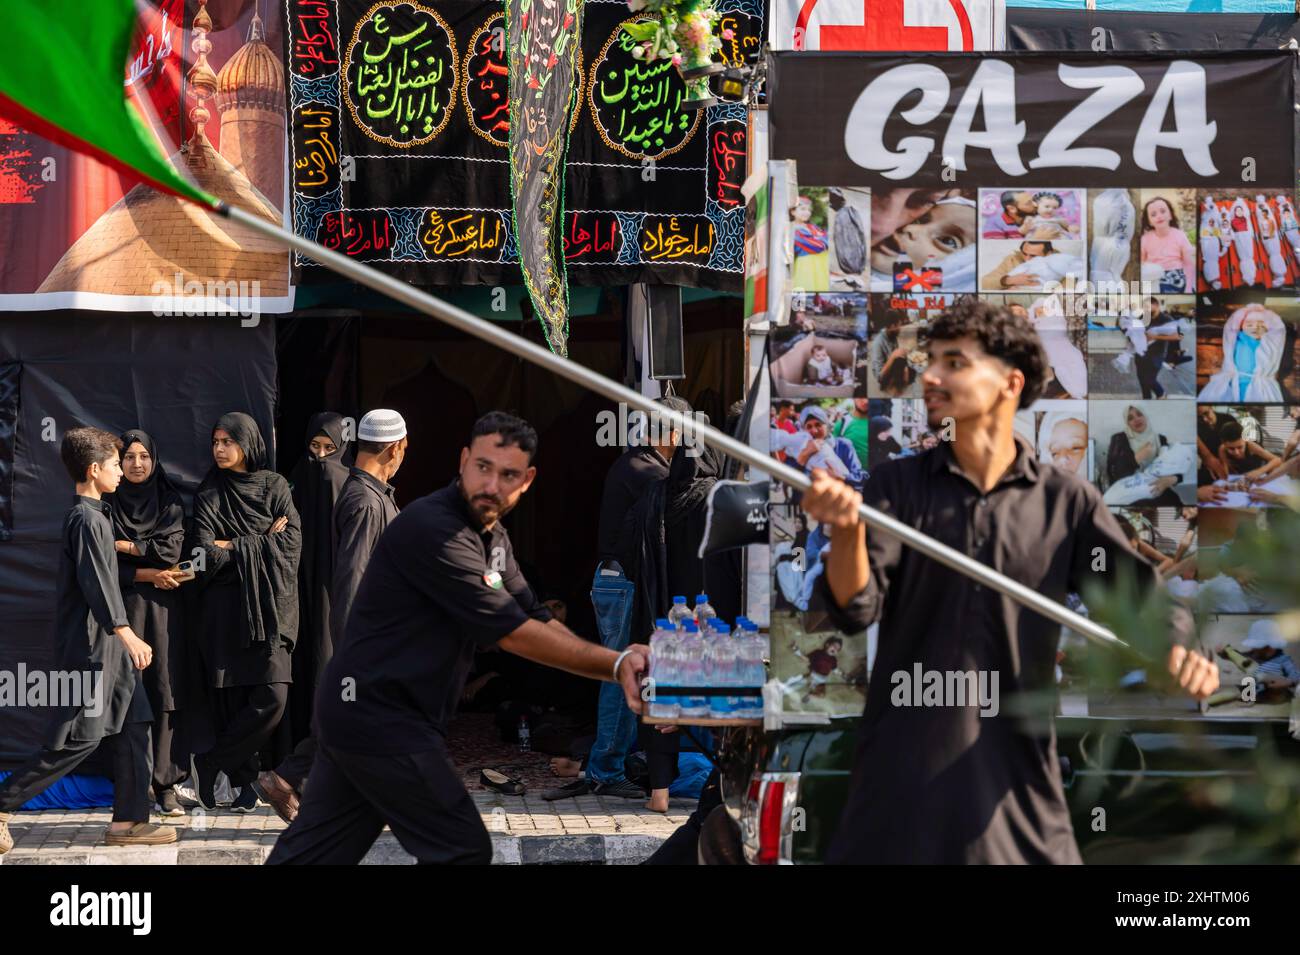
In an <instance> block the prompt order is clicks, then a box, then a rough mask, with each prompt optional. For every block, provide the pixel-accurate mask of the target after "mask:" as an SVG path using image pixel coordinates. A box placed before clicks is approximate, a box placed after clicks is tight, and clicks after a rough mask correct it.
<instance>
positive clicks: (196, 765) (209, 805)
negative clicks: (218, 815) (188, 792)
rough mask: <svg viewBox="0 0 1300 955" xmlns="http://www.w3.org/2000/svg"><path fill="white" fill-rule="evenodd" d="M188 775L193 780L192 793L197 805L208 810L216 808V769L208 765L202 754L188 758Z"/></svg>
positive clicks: (213, 810)
mask: <svg viewBox="0 0 1300 955" xmlns="http://www.w3.org/2000/svg"><path fill="white" fill-rule="evenodd" d="M190 777H191V778H192V779H193V780H194V795H195V796H196V797H197V798H198V800H199V805H200V806H202V807H203V808H204V809H206V810H207V811H208V812H215V811H216V808H217V793H216V788H217V769H216V768H215V767H213V766H209V765H208V764H207V762H206V761H205V760H204V758H203V757H202V756H194V757H192V758H191V760H190Z"/></svg>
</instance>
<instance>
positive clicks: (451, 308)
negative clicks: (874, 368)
mask: <svg viewBox="0 0 1300 955" xmlns="http://www.w3.org/2000/svg"><path fill="white" fill-rule="evenodd" d="M216 211H217V212H218V213H220V214H221V215H223V216H225V217H226V218H228V219H230V220H231V221H233V222H238V223H239V224H240V225H242V226H246V227H247V228H249V229H251V230H252V231H254V232H256V233H258V234H259V235H263V236H265V237H266V238H268V239H271V240H273V241H275V242H276V243H278V244H280V245H283V246H285V247H287V248H290V249H293V250H295V251H297V252H301V253H302V254H303V255H305V256H308V257H309V258H312V259H314V260H315V261H317V262H319V263H320V264H321V265H323V266H325V267H326V268H328V269H330V270H331V271H334V272H337V273H338V274H340V275H343V276H346V277H347V278H349V279H352V280H353V281H355V282H358V283H360V284H361V285H365V286H367V287H368V288H372V289H374V290H375V291H377V292H382V293H383V294H385V295H387V296H388V297H389V298H391V299H394V300H395V301H398V302H401V303H402V304H404V305H409V306H410V307H411V308H413V309H415V310H416V311H417V312H420V313H422V314H425V315H429V316H431V317H433V318H436V319H439V320H440V321H443V322H446V323H447V324H448V325H451V326H452V327H453V328H457V329H460V330H461V331H463V332H465V333H466V334H468V335H473V336H474V337H475V338H480V339H482V340H483V341H486V342H490V343H491V344H493V345H496V346H497V347H499V348H502V349H504V350H505V351H508V352H510V353H511V354H513V355H517V356H518V357H520V358H522V359H524V360H525V361H530V362H532V363H533V364H535V365H539V366H541V367H542V368H545V369H547V370H549V371H552V372H554V373H555V374H557V375H559V376H560V377H561V378H567V379H568V380H569V381H572V382H573V383H575V384H578V385H582V386H583V387H584V388H590V389H591V390H592V391H595V392H597V393H599V394H601V395H604V396H605V397H606V398H609V399H610V400H611V401H615V402H622V403H624V404H627V405H629V406H630V407H633V408H636V409H637V410H639V411H642V412H644V413H645V414H646V415H648V416H649V417H650V418H651V419H658V420H659V422H660V426H661V427H662V426H663V425H665V424H666V425H670V426H671V427H673V428H675V429H677V430H678V431H679V432H681V433H682V434H683V435H685V436H687V437H688V438H698V439H700V440H702V441H704V443H705V444H708V445H710V446H711V447H713V448H715V449H716V450H718V451H721V452H723V453H725V454H728V455H730V456H732V457H734V458H737V459H739V460H741V461H744V462H745V463H746V464H749V465H750V466H752V467H754V468H757V469H758V470H760V471H764V472H766V473H768V474H770V475H772V476H773V477H775V478H777V479H778V480H780V481H782V482H784V483H785V484H788V485H790V486H791V487H793V488H796V489H798V490H801V491H806V490H807V489H808V488H809V486H810V485H811V483H812V482H811V481H810V480H809V478H808V476H807V475H805V474H804V473H803V472H802V471H797V470H795V469H794V468H792V467H790V466H789V465H788V464H784V463H782V462H780V461H777V460H776V459H775V458H773V457H770V456H768V455H766V454H764V453H763V452H761V451H757V450H755V449H754V448H751V447H750V446H749V445H747V444H745V443H744V442H741V441H737V440H736V439H735V438H733V437H731V436H730V435H728V434H725V433H723V432H722V431H719V430H718V429H717V428H714V427H712V426H711V425H706V424H702V423H700V422H697V421H695V420H694V419H692V418H689V417H687V416H685V415H683V414H681V413H680V412H677V411H672V410H671V409H669V408H665V407H664V406H663V405H660V404H656V403H655V401H654V399H652V398H647V397H646V396H645V395H642V394H640V393H639V392H637V391H633V390H632V389H631V388H627V387H624V386H623V385H620V384H619V383H618V382H616V381H612V380H611V379H609V378H606V377H605V376H604V375H601V374H598V373H597V372H594V371H592V370H591V369H590V368H586V367H584V366H583V365H580V364H578V363H577V362H575V361H571V360H569V359H565V358H560V357H559V356H557V355H554V354H552V353H551V352H550V351H549V350H547V349H545V348H543V347H542V346H540V345H537V344H535V343H533V342H530V341H527V340H525V339H523V338H521V337H519V336H518V335H516V334H514V333H512V332H509V331H506V330H505V329H504V328H502V327H501V326H499V325H497V324H494V323H493V322H489V321H487V320H485V319H482V318H479V317H478V316H476V315H472V314H470V313H469V312H467V311H465V310H464V309H461V308H457V307H456V306H455V305H452V304H451V303H450V302H444V301H442V300H441V299H438V298H435V297H434V296H432V295H429V294H428V293H427V292H422V291H420V290H419V289H417V288H415V287H413V286H411V285H407V284H406V283H405V282H401V281H399V280H398V279H395V278H393V277H392V276H389V275H385V274H384V273H383V272H380V271H379V270H378V269H374V268H371V267H370V266H368V265H365V264H363V263H361V262H356V261H353V260H352V259H350V258H348V257H347V256H345V255H341V254H340V253H338V252H335V251H333V250H331V249H327V248H325V247H324V246H323V245H320V244H319V243H316V242H312V241H311V240H310V239H304V238H303V237H302V236H299V235H296V234H294V233H292V232H290V231H288V230H287V229H284V228H282V227H280V226H278V225H274V224H273V223H270V222H267V221H266V220H265V219H261V218H258V217H257V216H255V215H253V214H252V213H249V212H245V211H244V210H243V209H240V208H238V207H237V206H232V205H230V204H229V203H225V202H222V203H219V204H218V207H217V210H216ZM858 513H859V514H860V515H861V517H862V520H863V521H864V522H865V523H866V525H867V526H868V527H869V528H871V529H872V530H873V531H882V532H884V533H886V534H892V535H894V536H895V537H897V538H899V539H900V540H901V541H902V542H903V543H904V544H906V545H907V546H909V547H911V548H913V549H914V550H917V551H920V552H921V553H922V554H924V555H925V556H927V557H929V558H931V559H932V560H937V561H938V562H939V563H941V564H943V565H944V566H946V567H949V568H951V569H953V570H955V571H957V572H958V573H960V574H964V575H966V576H967V577H971V578H973V579H975V580H977V581H979V582H980V583H982V584H984V585H985V586H987V587H991V588H992V589H993V590H996V591H998V592H999V593H1001V594H1003V595H1005V596H1007V597H1010V598H1011V599H1012V600H1014V601H1016V602H1017V603H1019V604H1021V605H1022V606H1024V607H1028V608H1029V609H1030V610H1033V611H1036V612H1037V613H1040V614H1042V615H1043V616H1044V617H1047V618H1048V619H1049V620H1052V621H1055V622H1056V623H1059V624H1060V625H1061V626H1063V627H1069V628H1070V629H1071V630H1073V631H1075V632H1076V633H1080V634H1082V635H1083V636H1085V637H1087V638H1088V639H1090V640H1092V641H1093V642H1095V643H1098V644H1101V645H1103V646H1108V647H1113V648H1115V649H1119V650H1126V651H1129V652H1131V653H1132V652H1135V651H1133V648H1132V647H1131V646H1129V644H1127V643H1125V642H1124V641H1123V640H1120V639H1119V638H1118V637H1116V636H1115V634H1113V633H1111V632H1110V630H1108V629H1106V628H1105V627H1103V626H1101V625H1100V624H1098V623H1096V622H1094V621H1092V620H1089V619H1088V618H1087V617H1084V616H1082V615H1080V614H1077V613H1075V612H1074V611H1072V610H1070V609H1069V608H1068V607H1065V606H1062V605H1061V604H1059V603H1057V602H1056V601H1055V600H1052V599H1050V598H1048V597H1044V596H1043V595H1042V594H1040V593H1038V592H1037V591H1035V590H1031V589H1030V588H1028V587H1026V586H1025V585H1024V584H1022V583H1020V582H1019V581H1016V580H1012V579H1011V578H1010V577H1007V576H1005V575H1003V574H1000V573H998V572H997V571H995V570H993V569H992V568H991V567H986V566H985V565H984V564H981V563H980V562H979V561H977V560H974V559H972V558H971V557H968V556H967V555H965V554H963V553H961V552H960V551H957V550H954V549H953V548H951V547H948V546H947V545H946V544H941V543H940V542H939V541H937V540H935V539H934V538H932V537H928V536H926V535H925V534H922V533H921V532H920V531H918V530H916V529H915V528H912V527H909V526H908V525H906V524H904V523H903V522H902V521H899V520H898V519H896V518H894V517H891V516H889V515H888V514H885V513H883V512H881V511H878V510H876V509H875V508H872V507H868V506H867V505H866V504H863V505H862V506H861V507H860V508H859V510H858Z"/></svg>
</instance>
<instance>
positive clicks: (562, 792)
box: [542, 779, 592, 802]
mask: <svg viewBox="0 0 1300 955" xmlns="http://www.w3.org/2000/svg"><path fill="white" fill-rule="evenodd" d="M591 789H592V784H591V783H589V782H587V780H585V779H571V780H569V781H568V782H567V783H565V784H564V785H563V786H557V787H556V788H555V789H548V790H546V791H545V792H544V793H542V798H543V799H545V800H546V801H547V802H555V800H557V799H574V798H576V797H578V796H585V795H587V793H589V792H591Z"/></svg>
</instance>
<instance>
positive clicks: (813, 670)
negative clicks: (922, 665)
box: [770, 505, 876, 716]
mask: <svg viewBox="0 0 1300 955" xmlns="http://www.w3.org/2000/svg"><path fill="white" fill-rule="evenodd" d="M770 513H771V531H770V534H771V545H772V561H773V568H772V577H773V581H772V610H771V618H770V635H771V673H772V677H773V678H774V679H775V680H777V681H779V682H780V683H781V686H782V707H783V709H784V710H785V711H786V712H801V713H802V712H812V713H825V714H828V715H831V716H858V715H860V714H861V713H862V702H863V695H864V694H865V693H866V685H867V671H868V666H869V662H870V658H871V656H872V655H873V654H872V651H873V650H874V641H875V632H876V628H875V627H871V628H870V629H868V630H867V631H866V633H865V634H857V635H855V636H845V635H844V634H842V633H840V632H838V631H837V630H836V629H835V627H834V625H833V624H832V623H831V622H830V617H829V616H828V615H827V613H826V609H825V601H824V600H823V599H822V598H821V593H820V589H819V588H818V586H817V584H818V581H819V579H820V578H821V576H822V574H823V572H824V569H825V564H826V558H827V557H828V556H829V553H830V552H829V547H830V537H831V535H830V528H829V526H822V525H821V524H818V523H817V522H815V521H812V520H811V519H810V518H809V517H808V515H807V514H805V513H804V512H803V511H802V510H800V509H798V508H796V507H793V506H788V505H787V506H780V507H773V508H772V509H771V512H770Z"/></svg>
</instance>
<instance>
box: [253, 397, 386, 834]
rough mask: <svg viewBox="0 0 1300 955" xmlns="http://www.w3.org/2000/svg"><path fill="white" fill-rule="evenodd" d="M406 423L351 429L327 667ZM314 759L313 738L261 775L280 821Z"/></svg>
mask: <svg viewBox="0 0 1300 955" xmlns="http://www.w3.org/2000/svg"><path fill="white" fill-rule="evenodd" d="M406 446H407V437H406V421H405V420H404V419H403V418H402V416H401V415H400V414H398V413H397V412H396V411H390V410H389V409H387V408H376V409H375V410H374V411H371V412H368V413H367V414H366V415H365V416H364V417H363V418H362V419H361V423H360V424H359V425H358V426H357V459H356V463H355V464H354V465H353V466H352V468H351V470H350V471H349V472H348V479H347V480H346V481H345V482H343V488H342V490H340V491H339V496H338V499H337V500H336V501H335V502H334V519H333V523H334V528H333V529H334V576H333V579H332V580H331V582H330V620H329V633H330V641H329V645H328V646H326V647H324V648H323V652H324V657H325V658H324V659H323V660H322V661H321V663H322V665H323V664H324V663H326V662H328V660H329V658H330V656H332V655H333V652H334V648H335V647H337V646H338V644H339V641H340V640H341V639H342V637H343V628H344V625H345V624H346V623H347V620H348V612H349V611H350V610H351V609H352V601H353V598H354V597H356V594H357V588H358V587H360V586H361V578H362V576H364V574H365V572H366V565H367V564H368V563H370V555H371V554H373V553H374V552H375V546H376V545H377V544H378V543H379V537H380V535H381V534H383V532H384V528H386V527H387V526H388V525H389V523H391V521H392V520H393V518H394V517H396V516H397V502H396V501H395V500H394V498H393V485H392V484H390V483H389V482H390V481H391V480H392V479H393V475H395V474H396V473H397V469H398V468H400V467H401V466H402V460H403V458H405V456H406ZM315 756H316V739H315V736H314V735H313V736H309V737H307V738H306V739H304V740H303V741H302V742H301V743H299V744H298V745H297V747H295V748H294V751H293V753H292V754H291V755H290V756H288V757H287V758H286V759H285V760H284V761H283V762H282V763H280V765H279V766H277V767H276V768H275V770H274V771H273V772H263V773H261V774H260V775H259V776H258V778H257V781H256V783H255V784H254V788H256V789H257V791H258V794H259V795H260V796H261V797H262V799H264V800H265V801H266V802H268V803H270V804H271V807H272V808H273V809H275V811H276V813H277V814H278V815H279V816H280V818H281V819H283V820H284V821H285V822H292V821H293V819H294V817H295V816H297V814H298V802H299V796H300V795H301V794H302V784H303V781H304V780H305V779H306V777H307V774H308V772H310V770H311V766H312V762H313V760H314V759H315Z"/></svg>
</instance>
